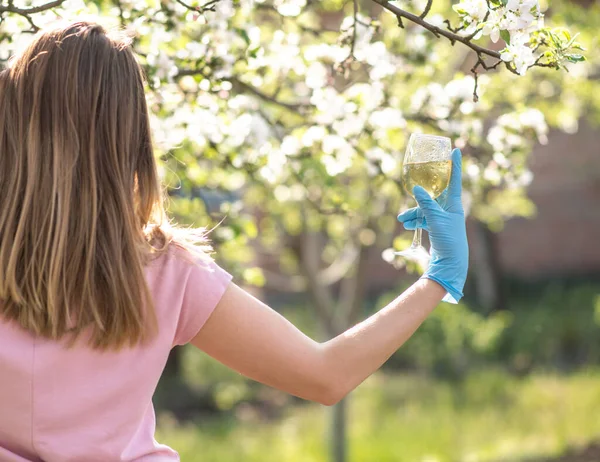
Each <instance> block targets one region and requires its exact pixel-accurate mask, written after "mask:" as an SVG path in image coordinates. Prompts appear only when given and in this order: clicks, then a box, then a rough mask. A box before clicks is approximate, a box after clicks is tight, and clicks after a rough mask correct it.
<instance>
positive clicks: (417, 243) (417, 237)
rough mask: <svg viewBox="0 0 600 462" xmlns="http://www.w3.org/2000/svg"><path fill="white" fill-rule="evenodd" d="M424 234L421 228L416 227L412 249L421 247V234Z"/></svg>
mask: <svg viewBox="0 0 600 462" xmlns="http://www.w3.org/2000/svg"><path fill="white" fill-rule="evenodd" d="M422 235H423V230H422V229H421V228H417V229H415V236H414V237H413V241H412V245H411V246H410V247H411V249H418V248H419V247H421V236H422Z"/></svg>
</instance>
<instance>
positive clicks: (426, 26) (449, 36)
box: [373, 0, 500, 59]
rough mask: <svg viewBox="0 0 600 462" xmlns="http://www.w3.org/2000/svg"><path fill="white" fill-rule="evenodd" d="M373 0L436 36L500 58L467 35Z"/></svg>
mask: <svg viewBox="0 0 600 462" xmlns="http://www.w3.org/2000/svg"><path fill="white" fill-rule="evenodd" d="M373 1H374V2H375V3H377V4H379V5H381V6H382V7H383V8H385V9H386V10H388V11H391V12H392V13H394V14H395V15H396V16H397V17H399V18H404V19H408V20H409V21H411V22H414V23H415V24H418V25H419V26H421V27H423V28H424V29H427V30H428V31H429V32H431V33H432V34H434V35H435V36H436V37H439V36H440V35H441V36H444V37H446V38H447V39H449V40H450V42H452V43H455V42H460V43H462V44H464V45H466V46H467V47H469V48H470V49H471V50H473V51H475V52H476V53H478V54H480V55H487V56H490V57H492V58H496V59H500V53H499V52H497V51H494V50H490V49H488V48H484V47H482V46H479V45H477V44H476V43H473V42H471V41H470V40H469V39H468V38H467V37H462V36H460V35H458V34H455V33H454V32H451V31H449V30H446V29H442V28H440V27H438V26H435V25H433V24H431V23H428V22H427V21H425V20H424V19H422V18H421V17H419V16H416V15H414V14H412V13H409V12H408V11H404V10H402V9H400V8H398V7H397V6H395V5H392V4H391V3H388V2H387V1H386V0H373Z"/></svg>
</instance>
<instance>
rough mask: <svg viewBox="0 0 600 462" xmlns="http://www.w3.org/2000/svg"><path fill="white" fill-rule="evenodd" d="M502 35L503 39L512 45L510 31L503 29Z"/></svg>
mask: <svg viewBox="0 0 600 462" xmlns="http://www.w3.org/2000/svg"><path fill="white" fill-rule="evenodd" d="M500 37H502V40H504V41H505V42H506V43H507V44H508V45H510V32H508V31H507V30H501V31H500Z"/></svg>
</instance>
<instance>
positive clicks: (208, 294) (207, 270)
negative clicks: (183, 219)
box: [173, 262, 232, 345]
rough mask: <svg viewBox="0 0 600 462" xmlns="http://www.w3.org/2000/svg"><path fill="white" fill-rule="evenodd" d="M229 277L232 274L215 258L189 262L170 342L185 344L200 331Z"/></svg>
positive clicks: (229, 279)
mask: <svg viewBox="0 0 600 462" xmlns="http://www.w3.org/2000/svg"><path fill="white" fill-rule="evenodd" d="M231 279H232V277H231V275H230V274H229V273H228V272H227V271H225V270H224V269H222V268H221V267H220V266H218V265H217V264H216V263H214V262H195V263H190V270H189V273H188V277H187V280H186V282H185V287H184V293H183V299H182V306H181V311H180V313H179V320H178V322H177V329H176V331H175V338H174V340H173V345H185V344H186V343H189V342H190V341H191V340H192V339H193V338H194V337H195V336H196V335H197V334H198V332H200V329H201V328H202V326H204V324H205V323H206V321H207V320H208V318H209V317H210V315H211V314H212V312H213V311H214V309H215V308H216V307H217V305H218V304H219V301H220V300H221V298H222V297H223V294H224V293H225V290H226V289H227V287H228V286H229V283H230V282H231Z"/></svg>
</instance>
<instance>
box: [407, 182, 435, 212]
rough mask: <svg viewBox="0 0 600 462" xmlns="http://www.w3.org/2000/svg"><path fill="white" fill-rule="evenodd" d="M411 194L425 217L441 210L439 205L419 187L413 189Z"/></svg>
mask: <svg viewBox="0 0 600 462" xmlns="http://www.w3.org/2000/svg"><path fill="white" fill-rule="evenodd" d="M413 194H414V196H415V200H416V201H417V204H419V207H421V210H423V213H424V214H425V216H427V215H428V214H429V213H431V212H434V211H436V210H441V207H440V205H439V204H438V203H437V202H436V201H434V200H433V199H432V198H431V196H430V195H429V194H428V193H427V191H425V190H424V189H423V188H422V187H421V186H419V185H417V186H415V187H414V188H413Z"/></svg>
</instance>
